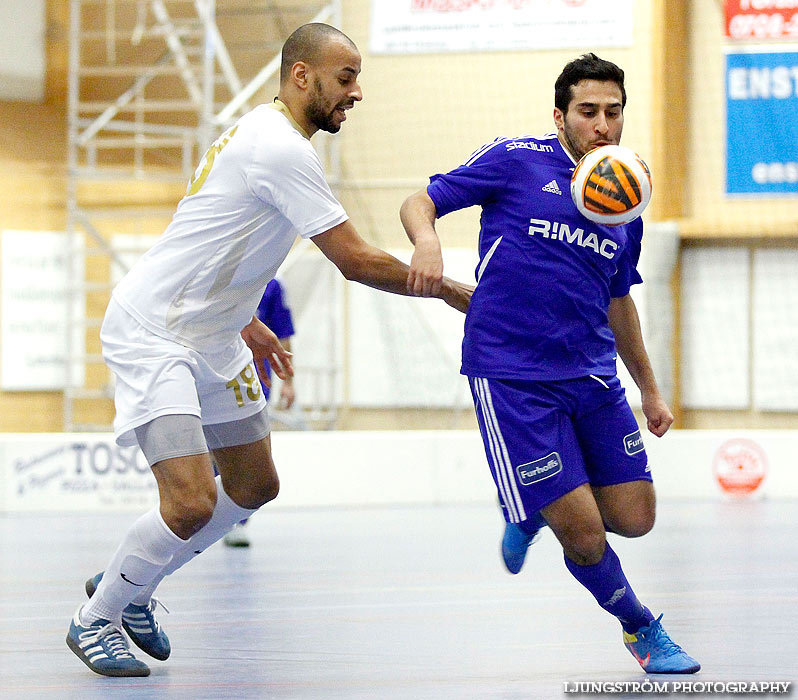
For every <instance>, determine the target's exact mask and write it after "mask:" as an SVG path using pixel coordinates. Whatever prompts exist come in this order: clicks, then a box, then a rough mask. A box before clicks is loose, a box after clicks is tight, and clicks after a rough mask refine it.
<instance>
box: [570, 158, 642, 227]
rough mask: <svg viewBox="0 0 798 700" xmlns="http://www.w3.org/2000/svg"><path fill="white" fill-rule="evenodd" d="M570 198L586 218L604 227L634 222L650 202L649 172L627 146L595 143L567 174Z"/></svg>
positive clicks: (640, 159)
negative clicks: (569, 174) (597, 144)
mask: <svg viewBox="0 0 798 700" xmlns="http://www.w3.org/2000/svg"><path fill="white" fill-rule="evenodd" d="M571 199H573V200H574V204H576V208H577V209H578V210H579V212H580V213H581V214H582V215H583V216H584V217H585V218H587V219H590V220H591V221H595V222H596V223H597V224H604V225H605V226H620V225H621V224H628V223H629V222H630V221H634V220H635V219H636V218H637V217H638V216H640V215H641V214H642V213H643V210H644V209H645V208H646V207H647V206H648V203H649V201H651V171H649V169H648V166H647V165H646V164H645V163H644V162H643V159H642V158H641V157H640V156H639V155H637V153H635V152H634V151H633V150H632V149H631V148H626V147H625V146H599V147H598V148H594V149H593V150H592V151H588V152H587V153H585V155H584V156H582V159H581V160H580V161H579V163H577V165H576V167H575V168H574V173H573V175H571Z"/></svg>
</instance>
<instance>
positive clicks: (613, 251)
mask: <svg viewBox="0 0 798 700" xmlns="http://www.w3.org/2000/svg"><path fill="white" fill-rule="evenodd" d="M574 166H575V163H574V161H573V159H572V158H571V157H570V155H568V153H567V152H566V151H565V150H564V149H563V147H562V146H561V144H560V142H559V141H558V140H557V137H556V135H550V136H546V137H543V138H533V137H531V136H523V137H519V138H517V139H508V138H500V139H497V140H496V141H494V142H492V143H490V144H487V145H485V146H483V147H482V148H481V149H479V150H478V151H476V152H475V153H474V154H473V155H472V156H471V158H470V159H469V160H468V161H467V162H466V163H465V164H464V165H462V166H460V167H458V168H455V169H454V170H452V171H451V172H448V173H446V174H441V175H434V176H433V177H432V178H430V184H429V186H428V187H427V193H428V194H429V196H430V197H431V198H432V201H433V202H434V204H435V207H436V210H437V214H438V216H439V217H440V216H444V215H445V214H448V213H449V212H452V211H456V210H458V209H464V208H466V207H470V206H472V205H479V206H481V207H482V216H481V225H480V233H479V260H480V261H479V265H478V267H477V270H476V279H477V287H476V290H475V291H474V295H473V297H472V300H471V306H470V308H469V310H468V314H467V316H466V321H465V336H464V339H463V362H462V367H461V372H462V373H463V374H466V375H469V376H478V377H495V378H503V379H528V380H540V379H544V380H552V379H572V378H576V377H584V376H588V375H590V374H596V375H599V376H608V375H614V374H615V357H616V350H615V339H614V337H613V334H612V331H611V329H610V326H609V320H608V316H607V313H608V308H609V303H610V299H611V297H621V296H625V295H626V294H628V293H629V289H630V287H631V285H633V284H637V283H639V282H642V279H641V277H640V275H639V274H638V272H637V269H636V265H637V262H638V258H639V256H640V243H641V239H642V236H643V224H642V221H641V220H640V219H636V220H635V221H633V222H632V223H630V224H627V225H625V226H613V227H609V226H601V225H599V224H595V223H593V222H591V221H589V220H588V219H586V218H585V217H583V216H582V215H581V214H580V213H579V212H578V211H577V209H576V207H575V206H574V204H573V202H572V201H571V197H570V194H569V188H570V180H571V173H572V172H573V169H574Z"/></svg>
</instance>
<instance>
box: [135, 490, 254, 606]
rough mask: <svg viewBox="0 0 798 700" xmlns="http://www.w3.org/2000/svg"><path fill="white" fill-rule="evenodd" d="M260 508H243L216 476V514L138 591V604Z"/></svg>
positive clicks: (144, 602)
mask: <svg viewBox="0 0 798 700" xmlns="http://www.w3.org/2000/svg"><path fill="white" fill-rule="evenodd" d="M257 510H258V509H257V508H255V509H254V510H251V509H249V508H242V507H241V506H240V505H238V504H237V503H235V502H234V501H233V499H232V498H230V496H228V495H227V493H225V490H224V487H223V486H222V477H220V476H217V477H216V507H215V508H214V509H213V515H212V516H211V519H210V520H209V521H208V523H207V524H206V525H205V527H203V528H202V529H201V530H198V531H197V532H196V533H194V535H192V536H191V537H190V538H189V539H188V540H186V541H185V542H184V543H183V546H182V547H181V548H180V549H178V550H177V551H176V552H175V553H174V555H173V556H172V558H171V559H170V560H169V562H168V563H167V564H166V566H164V567H162V569H161V571H160V572H159V573H158V574H157V575H156V576H155V577H154V578H153V579H151V582H150V585H149V586H147V587H146V588H143V589H139V590H138V591H137V593H138V595H136V597H135V598H134V599H133V602H134V603H136V605H146V604H147V603H148V602H149V601H150V598H151V597H152V594H153V593H154V592H155V589H156V588H157V587H158V584H160V583H161V581H163V579H164V578H166V577H167V576H169V574H173V573H174V572H175V571H177V570H178V569H179V568H180V567H181V566H183V564H185V563H186V562H189V561H191V560H192V559H193V558H194V557H196V556H197V555H198V554H201V553H202V552H204V551H205V550H206V549H207V548H208V547H210V546H211V545H212V544H213V543H214V542H216V541H217V540H220V539H222V537H224V536H225V535H226V534H227V533H228V532H230V530H232V529H233V527H234V526H235V525H236V524H237V523H239V522H241V521H242V520H246V519H247V518H249V517H250V516H251V515H252V514H253V513H255V512H257Z"/></svg>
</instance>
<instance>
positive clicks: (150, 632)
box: [86, 571, 172, 661]
mask: <svg viewBox="0 0 798 700" xmlns="http://www.w3.org/2000/svg"><path fill="white" fill-rule="evenodd" d="M102 577H103V572H102V571H101V572H100V573H99V574H97V575H96V576H94V577H93V578H90V579H89V580H88V581H86V595H88V596H89V598H91V597H92V596H93V595H94V591H96V590H97V586H98V585H99V583H100V581H101V580H102ZM158 605H160V606H161V607H162V608H163V609H164V610H166V612H169V610H167V608H166V606H165V605H164V604H163V603H161V602H160V601H159V600H158V599H157V598H152V599H151V600H150V602H149V604H147V605H136V604H135V603H131V604H130V605H128V606H127V607H126V608H125V609H124V610H123V611H122V627H124V628H125V632H127V633H128V634H129V635H130V639H131V640H132V641H133V643H134V644H135V645H136V646H137V647H138V648H139V649H141V650H142V651H143V652H146V653H147V654H149V655H150V656H152V657H153V658H154V659H158V661H166V659H168V658H169V654H171V652H172V647H171V645H170V644H169V637H167V636H166V632H164V631H163V630H162V629H161V626H160V625H159V624H158V620H156V619H155V608H157V607H158Z"/></svg>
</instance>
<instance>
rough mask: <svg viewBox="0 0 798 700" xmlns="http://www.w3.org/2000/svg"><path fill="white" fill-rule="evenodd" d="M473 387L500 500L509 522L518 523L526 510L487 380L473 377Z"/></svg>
mask: <svg viewBox="0 0 798 700" xmlns="http://www.w3.org/2000/svg"><path fill="white" fill-rule="evenodd" d="M474 388H475V389H476V392H477V396H478V397H479V405H480V408H481V410H482V420H483V422H484V424H485V433H486V435H487V436H488V443H489V446H490V452H491V455H492V457H493V468H494V470H495V472H496V483H497V484H498V487H499V493H501V496H502V500H503V501H504V504H505V505H506V506H507V510H508V512H509V515H510V522H512V523H518V522H521V521H522V520H526V511H525V510H524V503H523V501H522V500H521V495H520V494H519V493H518V484H517V483H516V480H515V473H514V472H513V467H512V464H511V463H510V455H509V454H508V453H507V445H506V444H505V442H504V436H503V435H502V431H501V428H500V427H499V421H498V420H497V418H496V412H495V411H494V409H493V398H492V396H491V393H490V386H489V385H488V380H487V379H484V378H480V377H475V378H474Z"/></svg>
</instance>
